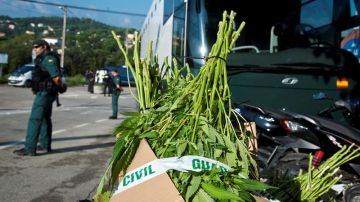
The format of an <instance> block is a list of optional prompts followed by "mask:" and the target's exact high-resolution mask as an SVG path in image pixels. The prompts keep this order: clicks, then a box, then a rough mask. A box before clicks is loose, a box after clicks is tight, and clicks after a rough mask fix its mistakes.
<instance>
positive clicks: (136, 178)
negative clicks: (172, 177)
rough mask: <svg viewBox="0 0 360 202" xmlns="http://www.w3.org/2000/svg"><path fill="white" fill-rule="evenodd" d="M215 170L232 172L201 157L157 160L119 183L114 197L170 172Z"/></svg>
mask: <svg viewBox="0 0 360 202" xmlns="http://www.w3.org/2000/svg"><path fill="white" fill-rule="evenodd" d="M213 168H219V169H220V171H221V172H227V171H229V170H230V167H229V166H227V165H225V164H223V163H221V162H219V161H215V160H212V159H208V158H205V157H201V156H182V157H170V158H163V159H156V160H153V161H151V162H149V163H146V164H144V165H142V166H140V167H138V168H136V169H134V170H133V171H131V172H129V173H127V174H126V175H125V176H124V177H123V179H122V181H121V182H120V183H119V186H118V188H117V190H116V191H115V193H114V195H115V194H118V193H121V192H123V191H125V190H127V189H129V188H131V187H134V186H136V185H139V184H141V183H143V182H145V181H148V180H150V179H152V178H154V177H157V176H159V175H161V174H163V173H166V172H167V171H168V170H178V171H182V172H188V171H194V172H201V171H206V170H211V169H213Z"/></svg>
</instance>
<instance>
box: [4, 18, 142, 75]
mask: <svg viewBox="0 0 360 202" xmlns="http://www.w3.org/2000/svg"><path fill="white" fill-rule="evenodd" d="M6 20H10V21H12V22H14V23H15V24H16V27H15V28H14V29H13V30H9V29H8V28H7V23H6ZM32 23H33V24H35V25H37V24H39V23H42V24H43V25H44V26H43V27H42V28H39V27H37V26H35V27H31V26H30V24H32ZM48 27H50V28H51V30H53V31H49V33H48V34H46V35H43V31H44V29H49V28H48ZM0 29H1V30H5V34H6V35H5V36H4V37H0V53H7V54H8V64H3V78H1V79H0V82H4V81H6V80H7V76H8V74H9V73H11V72H13V71H14V70H15V69H16V68H17V67H19V66H21V65H24V64H28V63H32V56H31V55H32V54H31V52H32V50H31V47H32V46H31V44H32V42H33V40H35V39H39V38H45V37H46V38H54V39H59V41H58V43H57V44H55V45H53V46H52V48H53V49H55V50H58V49H61V40H60V39H61V37H62V18H61V17H31V18H13V19H12V18H9V17H7V16H0ZM112 30H115V32H116V33H117V36H119V37H120V40H122V41H123V40H124V36H125V33H133V32H134V31H135V29H132V28H130V29H126V28H116V27H113V26H109V25H106V24H103V23H99V22H96V21H94V20H90V19H79V18H73V17H69V18H68V21H67V32H66V49H65V58H64V69H65V76H66V77H74V76H75V77H77V76H76V75H78V74H84V72H85V71H86V70H93V71H95V70H97V69H102V68H104V67H105V66H107V65H112V66H120V65H123V64H125V61H124V58H123V56H122V54H121V53H120V51H119V50H118V48H117V45H116V43H114V41H113V39H112V38H111V37H109V36H111V31H112ZM26 31H31V32H33V33H34V34H25V32H26ZM132 52H133V51H132V48H131V47H129V48H128V54H129V55H132ZM71 81H73V80H71Z"/></svg>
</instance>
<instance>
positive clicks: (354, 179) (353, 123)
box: [235, 93, 360, 201]
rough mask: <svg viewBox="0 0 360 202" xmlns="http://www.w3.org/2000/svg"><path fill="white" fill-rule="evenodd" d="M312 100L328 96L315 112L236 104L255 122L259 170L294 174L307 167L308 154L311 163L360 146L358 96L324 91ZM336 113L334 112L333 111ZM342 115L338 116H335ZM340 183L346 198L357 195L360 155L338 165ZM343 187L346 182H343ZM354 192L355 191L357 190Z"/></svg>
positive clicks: (237, 108) (359, 192)
mask: <svg viewBox="0 0 360 202" xmlns="http://www.w3.org/2000/svg"><path fill="white" fill-rule="evenodd" d="M313 99H314V100H330V101H331V105H330V107H328V108H327V109H324V110H321V111H320V112H319V113H318V114H317V115H309V114H301V113H296V112H290V111H286V110H277V109H269V108H263V107H258V106H253V105H249V104H246V103H241V104H235V109H236V111H237V112H238V113H239V114H240V115H241V116H242V117H243V118H244V119H245V120H246V121H249V122H255V124H256V133H257V139H258V147H259V151H258V164H259V167H260V170H261V171H262V173H266V172H268V171H270V170H274V169H275V170H276V171H277V172H280V173H281V174H287V175H292V176H295V175H297V174H298V173H299V170H300V169H303V170H306V169H307V167H308V155H309V154H310V153H311V154H313V161H312V162H311V163H312V165H313V166H315V167H317V166H319V165H320V164H321V162H322V161H324V160H326V159H327V158H329V157H331V156H332V155H333V154H334V153H336V152H337V151H339V150H340V149H341V148H342V147H343V146H345V145H347V146H350V145H352V144H355V146H356V147H360V130H359V129H358V128H356V127H357V126H359V124H358V120H359V119H358V117H359V114H358V108H359V101H358V100H355V99H354V100H337V101H333V100H332V99H331V98H329V97H327V96H326V95H325V94H324V93H319V94H316V95H313ZM336 113H337V115H336ZM339 114H340V115H341V116H340V117H342V118H340V119H337V118H338V117H339V116H338V115H339ZM340 172H341V174H342V175H343V178H342V181H341V183H342V184H343V185H346V187H347V188H346V189H345V188H343V189H341V190H338V191H339V192H341V193H343V196H344V200H345V198H346V200H345V201H351V200H352V199H353V198H354V197H355V198H356V197H359V196H360V185H359V182H360V158H356V159H354V160H352V161H350V162H348V163H347V164H345V165H343V166H342V167H341V169H340ZM344 187H345V186H344ZM356 193H357V194H356Z"/></svg>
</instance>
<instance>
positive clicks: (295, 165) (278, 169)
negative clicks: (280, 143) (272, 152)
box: [267, 152, 309, 177]
mask: <svg viewBox="0 0 360 202" xmlns="http://www.w3.org/2000/svg"><path fill="white" fill-rule="evenodd" d="M308 159H309V157H308V154H305V153H295V152H287V153H285V154H284V156H282V157H281V158H280V159H279V160H278V162H277V163H276V164H275V165H276V166H274V167H271V168H268V169H267V170H268V171H267V175H268V174H271V175H275V176H287V177H294V176H297V175H298V174H299V172H300V171H301V170H302V171H303V172H306V171H307V168H308Z"/></svg>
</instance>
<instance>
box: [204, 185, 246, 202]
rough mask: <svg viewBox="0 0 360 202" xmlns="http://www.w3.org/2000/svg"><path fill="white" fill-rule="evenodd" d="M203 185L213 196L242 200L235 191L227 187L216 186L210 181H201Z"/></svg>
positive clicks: (220, 198)
mask: <svg viewBox="0 0 360 202" xmlns="http://www.w3.org/2000/svg"><path fill="white" fill-rule="evenodd" d="M201 187H202V188H203V189H204V190H205V191H206V193H208V194H209V195H210V196H211V197H213V198H216V199H219V200H238V201H239V200H241V198H240V197H239V196H238V195H236V194H235V193H233V192H230V191H228V190H226V189H223V188H220V187H217V186H214V185H212V184H209V183H204V182H203V183H201Z"/></svg>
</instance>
